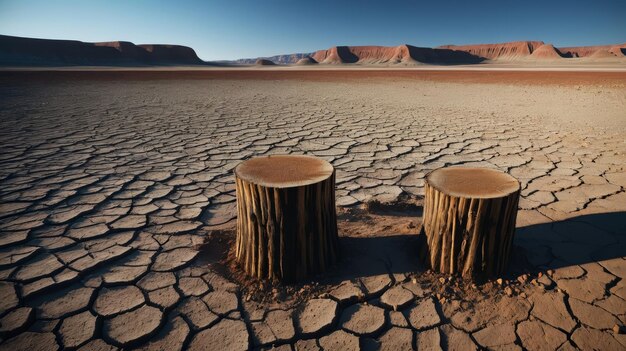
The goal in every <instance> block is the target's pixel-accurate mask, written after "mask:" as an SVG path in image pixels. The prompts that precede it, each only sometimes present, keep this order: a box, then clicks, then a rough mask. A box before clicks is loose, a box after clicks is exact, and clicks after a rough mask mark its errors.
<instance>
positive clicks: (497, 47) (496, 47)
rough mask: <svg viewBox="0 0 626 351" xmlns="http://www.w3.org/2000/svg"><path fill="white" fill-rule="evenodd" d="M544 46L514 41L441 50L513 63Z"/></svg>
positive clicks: (451, 47) (459, 46)
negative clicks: (512, 61) (462, 52)
mask: <svg viewBox="0 0 626 351" xmlns="http://www.w3.org/2000/svg"><path fill="white" fill-rule="evenodd" d="M542 45H544V42H543V41H513V42H508V43H499V44H477V45H443V46H440V47H439V48H440V49H449V50H454V51H464V52H467V53H469V54H472V55H474V56H478V57H482V58H483V59H489V60H507V61H511V60H516V59H521V58H526V57H528V56H530V55H531V54H532V52H533V51H535V50H536V49H537V48H539V47H540V46H542Z"/></svg>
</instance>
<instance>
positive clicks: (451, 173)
mask: <svg viewBox="0 0 626 351" xmlns="http://www.w3.org/2000/svg"><path fill="white" fill-rule="evenodd" d="M426 181H427V182H428V184H429V185H430V186H432V187H434V188H435V189H437V190H439V191H441V192H442V193H444V194H447V195H450V196H455V197H461V198H478V199H486V198H499V197H504V196H507V195H510V194H512V193H514V192H516V191H518V190H519V189H520V184H519V182H518V181H517V179H515V178H513V177H512V176H510V175H508V174H506V173H504V172H500V171H496V170H493V169H487V168H465V167H451V168H441V169H438V170H436V171H433V172H431V173H430V174H429V175H428V176H427V177H426Z"/></svg>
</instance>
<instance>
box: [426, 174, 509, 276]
mask: <svg viewBox="0 0 626 351" xmlns="http://www.w3.org/2000/svg"><path fill="white" fill-rule="evenodd" d="M519 194H520V184H519V182H518V181H517V180H516V179H515V178H513V177H512V176H510V175H508V174H506V173H503V172H500V171H496V170H491V169H480V168H461V167H456V168H454V167H453V168H442V169H438V170H436V171H433V172H431V173H430V174H428V175H427V176H426V182H425V200H424V225H423V226H422V234H425V237H423V239H425V240H424V241H423V244H424V245H423V249H422V258H423V259H424V263H425V264H426V265H428V266H429V267H430V268H432V269H433V270H435V271H437V272H441V273H448V274H458V273H460V274H461V275H462V276H463V277H472V278H476V277H489V276H494V275H497V274H500V273H502V272H503V270H504V269H505V268H506V265H507V263H508V259H509V255H510V251H511V246H512V243H513V235H514V233H515V219H516V217H517V205H518V202H519Z"/></svg>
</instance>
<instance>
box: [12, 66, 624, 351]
mask: <svg viewBox="0 0 626 351" xmlns="http://www.w3.org/2000/svg"><path fill="white" fill-rule="evenodd" d="M625 111H626V72H625V71H623V70H621V69H617V70H615V69H610V68H609V69H604V68H602V67H600V68H598V69H596V70H593V69H578V68H564V69H562V70H559V69H555V68H554V67H553V68H551V69H550V68H548V69H544V70H541V69H537V68H529V69H519V70H514V69H513V70H512V69H511V68H510V67H509V68H507V67H505V66H503V68H502V69H492V70H489V69H487V70H477V69H473V70H472V69H463V68H458V69H449V70H437V69H434V70H426V69H409V70H392V69H387V70H386V69H372V70H367V69H354V70H342V69H330V70H322V69H310V70H306V69H295V68H282V69H265V68H251V69H229V70H219V69H199V70H185V69H180V70H175V71H172V70H166V69H163V70H158V71H151V70H100V71H87V70H80V69H78V70H70V71H46V72H34V73H33V72H30V73H29V72H19V71H4V72H2V73H0V149H1V150H2V152H0V165H1V167H0V209H1V210H0V232H1V233H2V235H1V236H0V296H2V299H0V337H1V338H2V339H1V340H0V342H1V343H0V349H2V350H29V351H34V350H53V349H57V348H61V347H63V348H68V349H69V348H78V349H80V350H116V349H119V348H122V349H132V348H139V349H145V350H179V349H181V348H183V347H188V348H189V349H191V350H211V349H214V350H231V349H241V350H245V349H251V348H258V349H271V348H272V347H275V348H277V349H281V350H319V349H325V350H339V349H340V350H357V349H359V348H361V349H366V350H368V349H384V350H405V349H412V348H417V349H433V350H436V349H451V350H477V349H497V350H515V349H522V348H523V349H528V350H575V349H583V350H590V349H602V350H619V349H624V348H626V335H625V334H624V330H623V328H624V325H625V324H626V280H625V279H626V261H625V259H626V112H625ZM267 154H311V155H316V156H319V157H322V158H324V159H326V160H328V161H329V162H331V163H332V164H333V166H334V167H335V168H336V170H337V192H336V195H337V198H336V201H337V205H338V214H339V218H338V220H339V235H340V245H341V249H342V251H341V259H340V261H339V263H338V264H337V266H336V267H335V268H333V270H331V272H329V274H328V275H326V276H324V277H315V278H313V279H311V280H310V281H307V282H303V283H300V284H296V285H288V286H284V285H278V286H268V285H266V284H260V283H257V282H254V281H251V280H247V279H245V278H242V277H241V274H240V272H238V271H237V270H236V268H233V266H232V265H231V264H230V261H229V260H228V249H229V247H230V245H231V243H232V238H233V230H234V228H235V223H236V218H235V216H236V202H235V200H236V198H235V188H234V175H233V169H234V167H235V166H236V165H237V164H238V163H239V162H241V161H242V160H244V159H247V158H250V157H252V156H258V155H267ZM452 165H456V166H479V167H488V168H496V169H499V170H502V171H506V172H508V173H510V174H511V175H513V176H515V177H516V178H517V179H519V180H520V182H521V184H522V189H523V190H522V199H521V201H520V204H519V206H520V208H519V214H518V219H517V232H516V236H515V242H514V247H513V252H514V259H513V262H512V263H511V267H510V269H509V273H508V274H506V275H505V276H502V277H499V278H500V279H494V280H492V281H485V282H478V283H477V284H474V283H471V282H467V281H463V280H460V279H458V278H454V277H447V276H443V275H437V274H434V273H432V272H428V271H426V270H425V269H424V268H423V267H422V266H421V265H420V264H419V259H418V253H417V249H416V244H415V240H416V237H417V234H418V233H419V231H420V229H421V221H422V213H421V212H422V207H421V206H422V203H423V186H424V176H425V175H426V174H427V173H428V172H429V171H431V170H434V169H438V168H441V167H444V166H452Z"/></svg>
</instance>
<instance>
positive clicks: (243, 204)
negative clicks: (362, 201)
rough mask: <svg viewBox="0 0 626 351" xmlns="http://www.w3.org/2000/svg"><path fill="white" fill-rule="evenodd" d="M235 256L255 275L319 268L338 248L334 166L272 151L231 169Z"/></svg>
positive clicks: (281, 276)
mask: <svg viewBox="0 0 626 351" xmlns="http://www.w3.org/2000/svg"><path fill="white" fill-rule="evenodd" d="M235 177H236V181H237V184H236V188H237V211H238V217H237V239H236V242H235V254H236V259H237V261H238V262H239V264H240V265H241V267H242V268H243V269H244V270H245V272H246V273H247V274H248V275H250V276H252V277H256V278H261V279H271V280H280V281H286V282H292V281H296V280H300V279H302V278H304V277H306V276H308V275H312V274H317V273H321V272H324V271H325V270H326V269H327V268H328V267H329V266H331V265H332V264H334V263H335V261H336V259H337V251H338V236H337V213H336V209H335V170H334V168H333V166H332V165H331V164H330V163H328V162H326V161H324V160H322V159H319V158H317V157H312V156H304V155H302V156H293V155H275V156H265V157H258V158H253V159H250V160H247V161H245V162H242V163H241V164H239V165H238V166H237V168H235Z"/></svg>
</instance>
